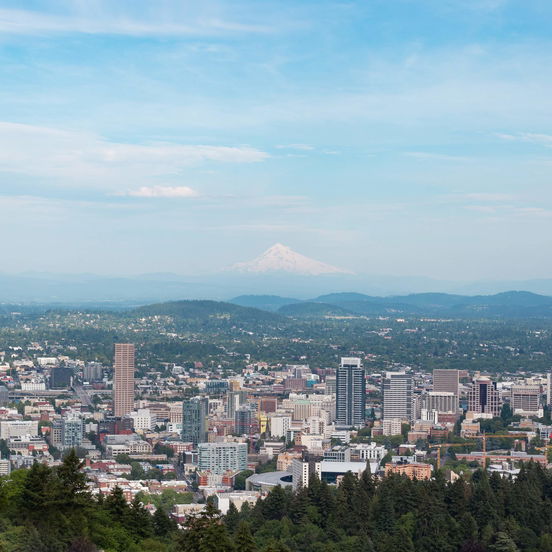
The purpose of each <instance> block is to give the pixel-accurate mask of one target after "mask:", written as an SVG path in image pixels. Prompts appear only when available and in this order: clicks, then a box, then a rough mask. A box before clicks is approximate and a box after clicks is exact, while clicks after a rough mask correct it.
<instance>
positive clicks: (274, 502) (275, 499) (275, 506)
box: [261, 485, 288, 519]
mask: <svg viewBox="0 0 552 552" xmlns="http://www.w3.org/2000/svg"><path fill="white" fill-rule="evenodd" d="M287 510H288V504H287V497H286V494H285V492H284V489H282V487H281V486H280V485H277V486H276V487H274V489H272V491H270V493H269V494H268V496H267V497H266V498H265V499H264V501H263V502H262V506H261V511H262V513H263V517H264V518H265V519H282V518H283V517H284V516H285V515H286V512H287Z"/></svg>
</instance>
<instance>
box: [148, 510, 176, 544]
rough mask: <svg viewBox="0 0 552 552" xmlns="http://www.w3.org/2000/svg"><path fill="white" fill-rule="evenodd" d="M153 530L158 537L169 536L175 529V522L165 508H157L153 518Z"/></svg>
mask: <svg viewBox="0 0 552 552" xmlns="http://www.w3.org/2000/svg"><path fill="white" fill-rule="evenodd" d="M152 524H153V532H154V534H155V536H156V537H167V536H168V535H169V534H170V533H172V532H173V531H174V530H175V524H174V522H173V521H172V520H171V518H170V517H169V516H168V515H167V514H166V513H165V510H163V508H157V510H155V513H154V514H153V518H152Z"/></svg>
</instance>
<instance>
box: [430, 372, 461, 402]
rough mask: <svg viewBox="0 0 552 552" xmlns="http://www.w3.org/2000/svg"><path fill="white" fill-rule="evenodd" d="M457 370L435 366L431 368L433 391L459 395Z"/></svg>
mask: <svg viewBox="0 0 552 552" xmlns="http://www.w3.org/2000/svg"><path fill="white" fill-rule="evenodd" d="M459 380H460V377H459V370H449V369H446V368H436V369H435V370H433V391H435V392H437V393H440V392H445V393H452V394H454V395H456V396H457V397H458V396H459Z"/></svg>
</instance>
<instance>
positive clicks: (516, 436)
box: [429, 433, 552, 469]
mask: <svg viewBox="0 0 552 552" xmlns="http://www.w3.org/2000/svg"><path fill="white" fill-rule="evenodd" d="M495 437H496V438H507V439H519V438H520V437H521V438H525V439H527V438H528V435H527V433H503V434H502V433H501V434H496V435H492V434H491V435H487V434H485V433H483V434H481V435H477V436H476V437H473V438H472V440H474V441H475V440H476V439H481V440H482V449H483V457H482V460H483V466H485V464H486V462H487V439H494V438H495ZM471 444H473V443H437V444H435V445H429V448H436V449H437V469H439V468H440V467H441V448H449V447H465V446H466V445H471ZM551 446H552V445H551Z"/></svg>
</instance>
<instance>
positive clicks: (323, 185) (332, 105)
mask: <svg viewBox="0 0 552 552" xmlns="http://www.w3.org/2000/svg"><path fill="white" fill-rule="evenodd" d="M551 24H552V4H551V3H550V2H549V1H545V0H542V1H540V0H531V1H529V2H528V1H521V0H520V1H515V0H473V1H472V0H435V1H434V0H381V1H379V0H359V1H337V0H335V1H326V0H316V1H314V0H313V1H307V0H304V1H301V0H295V1H285V0H283V1H282V0H280V1H278V2H271V1H270V0H267V1H262V2H259V1H258V0H256V1H250V2H247V1H220V2H209V1H202V2H186V1H184V0H174V1H168V0H155V1H151V0H150V1H142V0H126V1H125V0H118V1H117V2H113V1H107V0H106V1H94V0H74V1H61V0H58V1H56V0H49V1H43V2H42V1H36V0H27V1H26V2H20V1H7V0H0V209H1V211H2V216H1V217H0V232H1V235H2V236H3V240H2V246H3V247H2V249H3V255H2V258H3V261H4V262H3V266H2V270H4V271H7V272H18V271H27V270H39V271H55V272H95V273H101V274H135V273H145V272H176V273H181V274H187V273H201V272H209V271H214V270H218V269H220V268H222V267H225V266H228V265H231V264H233V263H234V262H237V261H243V260H247V259H249V258H251V257H254V256H256V255H258V254H259V253H260V252H261V251H263V250H264V249H266V248H267V247H269V246H270V245H272V244H273V243H275V242H282V243H284V244H286V245H289V246H291V247H293V248H294V249H296V250H298V251H300V252H301V253H303V254H306V255H309V256H312V257H315V258H317V259H320V260H322V261H324V262H327V263H331V264H334V265H338V266H342V267H344V268H347V269H350V270H353V271H355V272H357V273H374V274H396V275H427V276H432V277H435V278H444V279H459V280H474V279H480V278H481V279H518V278H541V277H549V276H550V275H551V269H552V256H551V255H549V254H548V253H549V251H550V245H551V236H552V179H551V176H552V149H551V148H552V101H551V100H550V98H552V72H551V71H550V67H551V66H552V38H551V36H550V26H551Z"/></svg>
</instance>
